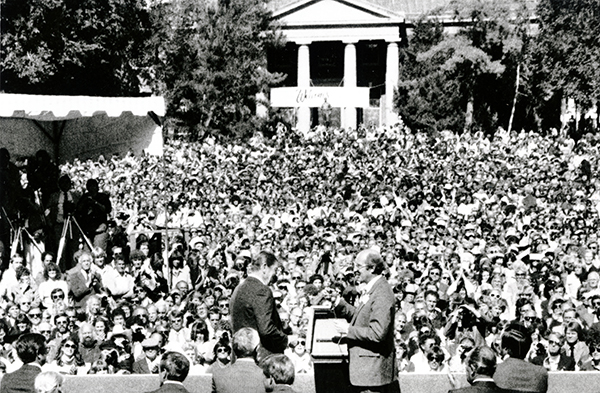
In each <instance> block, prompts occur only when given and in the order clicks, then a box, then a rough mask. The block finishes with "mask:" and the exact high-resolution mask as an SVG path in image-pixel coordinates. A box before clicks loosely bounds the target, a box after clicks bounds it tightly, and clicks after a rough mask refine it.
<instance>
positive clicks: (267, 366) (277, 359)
mask: <svg viewBox="0 0 600 393" xmlns="http://www.w3.org/2000/svg"><path fill="white" fill-rule="evenodd" d="M260 366H261V367H262V369H263V373H264V374H265V376H266V377H267V378H269V379H272V382H274V383H276V384H285V385H291V384H293V383H294V379H295V376H296V371H295V369H294V363H292V360H291V359H290V358H288V357H287V356H285V355H282V354H275V355H270V356H268V357H266V358H265V359H264V360H263V361H262V362H261V364H260Z"/></svg>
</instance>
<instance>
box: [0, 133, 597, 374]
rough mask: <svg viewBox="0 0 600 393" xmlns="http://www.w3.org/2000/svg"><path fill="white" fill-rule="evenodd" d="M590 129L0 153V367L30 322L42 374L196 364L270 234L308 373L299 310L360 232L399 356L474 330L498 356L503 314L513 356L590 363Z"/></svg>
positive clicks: (469, 337) (323, 299) (423, 366)
mask: <svg viewBox="0 0 600 393" xmlns="http://www.w3.org/2000/svg"><path fill="white" fill-rule="evenodd" d="M599 141H600V138H599V137H598V136H596V135H592V134H588V135H584V136H583V137H582V138H581V139H580V140H578V141H574V140H572V139H570V138H569V137H568V136H566V135H565V134H564V133H562V132H559V131H551V132H549V133H548V134H547V135H540V134H537V133H533V132H529V133H527V132H524V131H522V132H514V131H513V132H505V131H503V130H499V131H498V132H496V133H495V134H494V135H493V136H490V135H486V134H484V133H468V132H467V133H463V134H460V135H457V134H454V133H450V132H443V133H438V134H435V135H431V134H426V133H420V132H411V131H410V130H408V129H407V128H405V127H403V126H396V127H390V128H377V129H375V128H374V129H366V128H359V129H358V130H351V131H345V130H340V129H326V128H324V127H318V128H316V129H314V130H313V131H312V132H311V133H310V134H308V135H299V134H295V133H294V132H293V131H285V132H284V130H283V129H282V130H280V132H278V133H277V135H275V136H274V137H273V138H266V137H264V136H262V135H256V136H255V137H253V138H252V139H250V140H249V141H247V142H240V141H230V140H227V141H220V140H215V139H213V138H211V137H209V138H207V139H205V140H204V141H203V142H197V143H189V142H185V141H181V140H169V141H168V142H167V143H166V145H165V150H164V156H163V157H154V156H134V155H132V154H129V155H126V156H113V157H100V158H98V159H97V160H88V161H79V160H74V161H72V162H68V163H66V164H64V165H61V166H57V165H56V164H54V163H53V162H52V160H51V159H50V156H49V155H48V154H47V153H45V152H38V153H37V154H36V156H35V157H31V158H28V159H26V160H18V161H15V160H11V159H10V152H9V151H6V149H3V150H2V152H1V154H0V156H1V160H0V161H1V162H0V174H1V179H0V180H1V181H2V184H1V185H2V187H1V192H0V202H1V203H2V209H3V210H2V227H1V228H0V229H1V238H0V240H2V246H3V249H2V253H3V254H2V255H3V258H4V259H3V267H4V270H3V274H2V278H1V281H0V296H1V300H0V311H1V317H2V319H0V343H1V344H2V345H3V346H2V350H1V351H0V368H3V369H4V370H5V371H7V372H10V371H12V370H15V369H17V368H18V367H20V363H19V359H18V358H16V356H15V355H14V348H13V345H12V344H13V343H14V342H15V340H17V339H18V337H19V336H21V335H22V334H24V333H27V332H35V333H41V334H42V335H44V336H45V337H46V339H47V345H48V347H49V353H48V358H47V363H46V365H45V366H44V368H47V369H48V370H55V371H59V372H61V373H66V374H72V375H82V374H88V373H119V374H129V373H152V372H157V369H156V366H157V365H158V359H159V358H160V356H159V354H160V353H161V352H163V351H173V350H174V351H180V352H182V353H184V354H185V355H186V356H187V357H188V359H189V360H190V362H191V364H192V369H191V372H192V373H210V372H212V371H213V370H214V369H215V367H222V366H223V365H225V364H227V363H228V362H229V361H230V359H231V351H232V350H231V345H230V338H231V335H232V327H231V325H230V323H229V318H230V315H229V313H230V310H229V299H230V296H231V294H232V292H233V290H234V289H235V288H236V286H237V285H238V284H239V283H240V282H241V280H243V279H244V278H245V277H246V276H247V267H248V264H249V263H250V261H251V260H252V259H253V258H255V257H256V256H257V254H258V253H259V252H261V251H263V250H269V251H271V252H272V253H273V254H275V255H276V256H277V258H278V260H279V262H280V263H281V267H280V268H279V269H278V271H277V274H276V277H275V279H274V280H273V281H272V282H271V283H270V286H271V288H272V291H273V297H274V299H275V302H276V306H277V310H278V312H279V314H280V316H281V319H282V321H283V324H284V326H285V329H286V332H287V334H288V337H289V346H288V348H287V349H286V351H285V353H286V354H287V355H288V356H289V358H290V359H292V361H293V363H294V366H295V371H296V373H312V372H313V367H314V365H313V359H312V357H311V353H310V350H311V343H310V342H309V341H307V340H309V339H310V335H311V332H310V327H309V326H308V323H309V321H310V318H309V311H308V310H309V309H310V307H311V306H315V305H320V306H331V305H332V301H333V298H334V296H332V293H337V294H339V295H340V296H342V297H343V298H344V299H345V300H346V301H348V302H350V303H352V302H354V300H355V299H356V298H357V297H358V296H359V293H360V287H359V286H358V285H357V282H356V275H355V272H356V270H357V269H356V267H355V266H354V263H353V261H354V257H355V256H356V254H357V253H358V252H359V251H360V250H364V249H366V248H374V249H377V250H378V251H379V253H380V254H381V256H382V257H383V258H384V259H385V261H386V262H387V266H388V270H387V271H386V272H385V275H386V277H387V278H388V280H389V282H390V283H391V284H392V286H393V289H394V295H395V297H396V308H395V309H396V320H395V344H396V353H397V357H398V368H399V370H400V372H417V373H425V372H446V371H450V372H464V371H465V362H464V360H465V356H466V354H467V353H468V352H469V351H470V349H472V348H474V347H476V346H479V345H481V344H484V343H485V344H488V345H489V346H490V347H491V348H492V349H494V350H495V351H497V353H496V354H497V356H498V359H501V356H502V354H501V353H500V349H499V348H500V333H501V332H502V330H503V327H504V326H506V325H507V324H508V323H509V322H511V321H519V322H521V323H522V324H523V325H525V326H526V327H528V328H530V329H531V332H532V339H533V344H532V345H531V349H530V351H529V353H528V355H527V360H528V361H530V362H532V363H534V364H538V365H542V366H544V367H546V368H547V369H548V370H549V371H556V370H559V368H558V366H557V363H556V362H555V358H554V357H555V356H556V354H557V352H556V351H557V348H558V349H559V350H560V353H561V354H564V356H568V357H570V358H572V360H573V361H572V362H568V367H567V369H568V370H596V371H597V370H600V334H599V332H600V320H599V317H600V287H599V286H598V285H599V281H600V280H599V279H600V275H599V272H600V254H599V252H598V225H599V223H600V216H599V212H600V187H599V184H600V183H599V180H600V179H599V177H598V175H597V173H598V169H599V168H598V165H599V163H598V160H597V157H598V150H599V146H600V144H599ZM76 269H78V270H77V271H78V272H84V273H83V274H81V273H78V274H79V275H80V276H81V277H79V276H77V277H78V278H76V277H75V275H74V273H73V272H74V271H75V270H76ZM555 343H558V347H557V346H556V345H555ZM140 359H142V360H144V362H146V363H144V364H145V368H144V369H143V370H142V369H141V368H140V364H141V363H140ZM153 366H154V368H153Z"/></svg>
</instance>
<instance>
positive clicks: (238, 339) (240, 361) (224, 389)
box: [212, 327, 265, 393]
mask: <svg viewBox="0 0 600 393" xmlns="http://www.w3.org/2000/svg"><path fill="white" fill-rule="evenodd" d="M259 343H260V337H259V335H258V332H257V331H256V330H254V329H252V328H249V327H244V328H241V329H240V330H238V331H237V332H236V333H235V334H234V335H233V339H232V342H231V345H232V347H233V352H234V354H235V361H234V362H233V363H231V364H229V365H227V366H226V367H223V368H215V369H213V373H212V374H213V377H212V392H213V393H234V392H239V390H240V386H244V392H255V393H262V392H264V391H265V378H264V375H263V371H262V369H261V368H260V367H258V366H257V365H256V362H255V358H256V348H257V347H258V344H259Z"/></svg>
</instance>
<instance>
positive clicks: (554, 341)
mask: <svg viewBox="0 0 600 393" xmlns="http://www.w3.org/2000/svg"><path fill="white" fill-rule="evenodd" d="M548 344H550V345H556V346H560V345H561V343H560V341H556V340H549V341H548Z"/></svg>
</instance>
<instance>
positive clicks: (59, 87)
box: [0, 0, 151, 96]
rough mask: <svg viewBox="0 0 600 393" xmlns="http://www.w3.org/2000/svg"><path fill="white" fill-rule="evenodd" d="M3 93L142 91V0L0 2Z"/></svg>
mask: <svg viewBox="0 0 600 393" xmlns="http://www.w3.org/2000/svg"><path fill="white" fill-rule="evenodd" d="M0 6H1V7H2V9H1V11H2V18H1V23H2V30H1V33H2V48H1V52H0V54H1V59H0V66H1V69H2V71H1V82H0V83H1V84H0V90H1V91H3V92H5V93H30V94H33V93H35V94H40V93H41V94H66V95H93V96H97V95H101V96H102V95H105V96H123V95H138V94H139V93H140V80H139V78H138V73H139V69H140V67H143V66H144V64H143V63H142V59H143V58H144V51H145V42H146V40H147V38H148V37H149V33H150V30H151V29H150V24H149V22H150V19H149V14H148V12H147V10H146V8H145V4H144V2H143V0H1V2H0Z"/></svg>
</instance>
